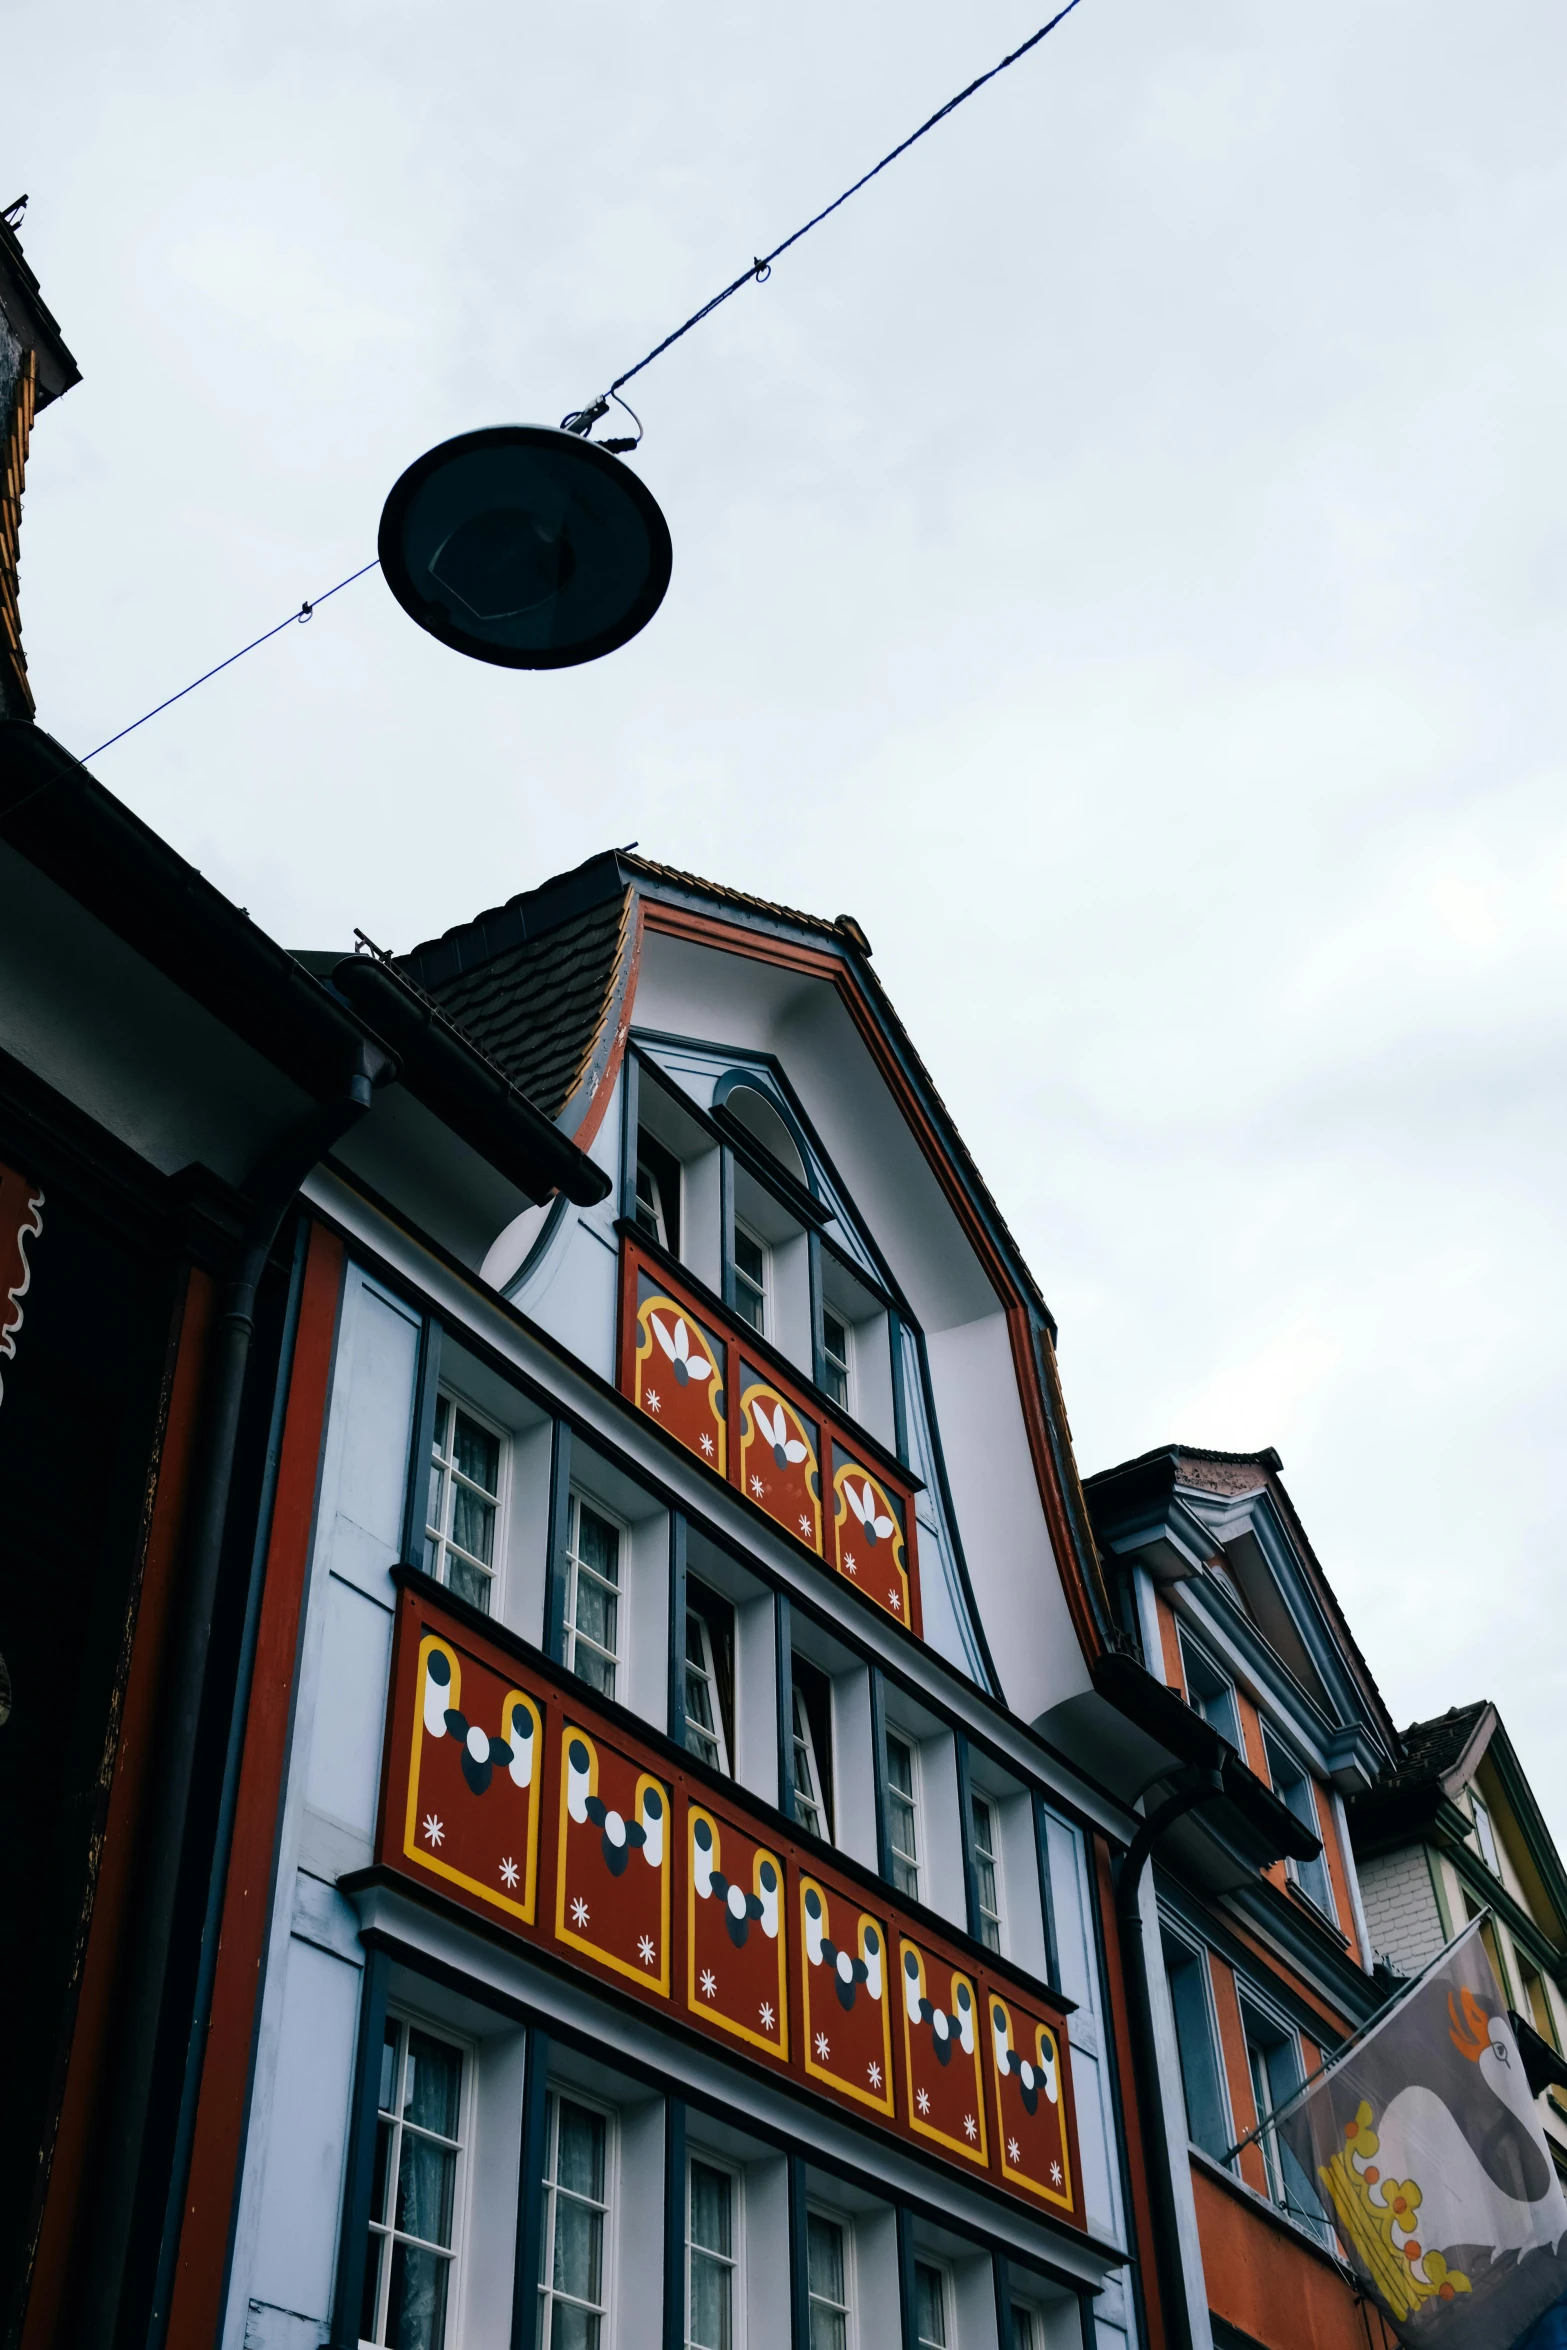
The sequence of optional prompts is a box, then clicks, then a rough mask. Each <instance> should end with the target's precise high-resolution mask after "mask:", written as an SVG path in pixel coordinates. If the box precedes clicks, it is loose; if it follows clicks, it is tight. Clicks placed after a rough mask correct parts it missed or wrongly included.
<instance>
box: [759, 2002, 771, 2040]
mask: <svg viewBox="0 0 1567 2350" xmlns="http://www.w3.org/2000/svg"><path fill="white" fill-rule="evenodd" d="M761 2018H762V2029H763V2031H764V2032H770V2031H771V2030H772V2028H773V2011H772V2009H771V2008H770V2007H769V2006H768V2004H767V2001H766V2000H765V1999H764V2000H763V2001H762V2005H761Z"/></svg>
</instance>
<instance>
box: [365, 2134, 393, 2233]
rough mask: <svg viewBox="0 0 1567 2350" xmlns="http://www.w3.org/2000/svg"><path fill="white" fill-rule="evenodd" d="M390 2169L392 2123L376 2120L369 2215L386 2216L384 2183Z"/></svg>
mask: <svg viewBox="0 0 1567 2350" xmlns="http://www.w3.org/2000/svg"><path fill="white" fill-rule="evenodd" d="M391 2171H392V2125H391V2123H390V2122H389V2121H380V2120H378V2121H377V2122H376V2125H375V2166H374V2169H373V2170H372V2172H371V2174H370V2217H371V2218H372V2219H378V2220H384V2219H385V2218H386V2183H387V2180H388V2179H389V2178H390V2176H391Z"/></svg>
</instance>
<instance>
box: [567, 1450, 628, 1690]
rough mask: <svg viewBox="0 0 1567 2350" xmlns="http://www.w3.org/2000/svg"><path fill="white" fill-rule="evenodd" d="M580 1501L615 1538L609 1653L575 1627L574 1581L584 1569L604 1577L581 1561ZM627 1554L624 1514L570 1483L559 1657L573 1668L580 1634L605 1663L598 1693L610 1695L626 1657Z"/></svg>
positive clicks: (599, 1580) (593, 1577) (596, 1577)
mask: <svg viewBox="0 0 1567 2350" xmlns="http://www.w3.org/2000/svg"><path fill="white" fill-rule="evenodd" d="M584 1505H586V1507H587V1508H588V1509H590V1510H591V1511H592V1512H593V1515H594V1516H595V1517H596V1518H602V1519H603V1521H604V1523H605V1525H606V1526H609V1527H612V1528H613V1530H614V1533H615V1538H616V1540H615V1566H616V1572H617V1576H618V1580H617V1582H616V1584H615V1587H614V1588H615V1642H616V1646H615V1649H614V1652H613V1654H611V1652H610V1651H609V1650H608V1649H606V1648H603V1647H601V1646H600V1644H599V1643H598V1641H596V1640H595V1639H593V1638H592V1636H591V1634H589V1633H586V1632H584V1633H581V1634H579V1633H578V1630H577V1585H578V1581H579V1578H580V1577H581V1576H582V1575H583V1574H584V1573H585V1574H587V1575H588V1576H589V1577H590V1578H591V1580H592V1581H593V1582H595V1583H602V1582H603V1580H604V1579H603V1577H602V1576H601V1575H600V1574H599V1573H598V1571H597V1569H596V1568H594V1567H585V1566H584V1564H583V1560H582V1556H581V1550H582V1542H581V1534H580V1527H581V1523H582V1510H583V1507H584ZM630 1555H631V1529H630V1527H629V1526H628V1525H627V1524H626V1522H625V1520H624V1518H619V1517H617V1516H616V1514H615V1512H614V1511H613V1510H611V1509H606V1508H605V1506H604V1504H603V1502H601V1501H600V1500H599V1499H598V1497H597V1495H596V1494H592V1493H584V1492H583V1491H581V1489H580V1488H579V1487H577V1486H575V1485H573V1487H572V1488H571V1492H570V1496H569V1499H568V1502H567V1507H566V1591H565V1603H564V1610H563V1620H562V1632H563V1635H564V1637H563V1639H562V1643H561V1645H562V1647H563V1648H564V1649H565V1652H566V1653H565V1657H564V1659H563V1660H562V1661H563V1662H564V1664H565V1667H566V1670H567V1672H568V1673H576V1672H577V1642H578V1639H579V1638H580V1639H581V1641H582V1644H583V1646H584V1647H585V1648H587V1649H589V1650H590V1651H591V1652H592V1654H593V1655H594V1656H597V1657H602V1658H603V1659H604V1660H605V1662H606V1663H607V1664H608V1665H609V1667H610V1685H609V1687H608V1689H605V1690H601V1691H599V1692H598V1693H599V1694H600V1695H601V1696H604V1697H608V1698H611V1699H613V1698H615V1697H616V1695H617V1691H618V1687H619V1681H620V1674H621V1669H622V1667H623V1666H624V1665H625V1663H626V1661H627V1659H626V1611H627V1607H628V1605H629V1601H630V1594H629V1591H628V1590H627V1586H626V1567H627V1564H628V1562H629V1560H630ZM606 1588H607V1586H606ZM578 1678H579V1679H585V1678H586V1676H585V1675H582V1674H580V1673H579V1674H578ZM588 1686H589V1688H592V1689H597V1684H596V1683H595V1682H589V1683H588Z"/></svg>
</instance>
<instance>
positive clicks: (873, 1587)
mask: <svg viewBox="0 0 1567 2350" xmlns="http://www.w3.org/2000/svg"><path fill="white" fill-rule="evenodd" d="M832 1494H833V1521H832V1542H833V1548H832V1557H833V1564H834V1566H835V1567H836V1568H837V1570H838V1572H839V1574H840V1575H842V1576H844V1577H845V1578H846V1580H847V1581H849V1582H851V1583H852V1584H853V1585H854V1588H855V1590H856V1591H863V1592H864V1594H865V1596H866V1598H867V1599H870V1600H874V1601H875V1603H876V1605H877V1606H878V1607H879V1608H884V1609H885V1610H886V1612H887V1614H888V1615H890V1616H896V1617H897V1619H898V1621H899V1623H901V1624H909V1625H911V1626H912V1627H913V1629H914V1630H916V1631H918V1630H919V1626H918V1624H916V1623H915V1621H914V1617H915V1610H914V1605H913V1601H912V1598H911V1594H910V1584H909V1569H908V1560H907V1556H906V1553H905V1548H904V1539H903V1526H904V1518H905V1515H906V1514H907V1509H908V1505H907V1503H906V1502H905V1501H904V1499H903V1497H902V1495H901V1494H894V1493H893V1492H892V1491H891V1490H890V1489H889V1488H888V1486H887V1485H885V1484H884V1483H883V1481H882V1480H881V1478H879V1477H875V1476H873V1475H872V1474H871V1472H870V1470H869V1469H867V1468H866V1467H865V1465H864V1463H863V1462H862V1461H859V1460H856V1458H855V1457H854V1455H853V1453H851V1452H848V1451H846V1450H845V1448H844V1446H843V1444H842V1443H841V1441H840V1440H839V1439H838V1438H837V1437H834V1439H833V1480H832Z"/></svg>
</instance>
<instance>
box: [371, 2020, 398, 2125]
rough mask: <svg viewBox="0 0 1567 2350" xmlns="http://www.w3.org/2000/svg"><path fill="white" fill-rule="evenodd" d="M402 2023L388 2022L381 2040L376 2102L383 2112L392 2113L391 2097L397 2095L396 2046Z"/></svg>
mask: <svg viewBox="0 0 1567 2350" xmlns="http://www.w3.org/2000/svg"><path fill="white" fill-rule="evenodd" d="M402 2029H403V2027H402V2025H401V2024H394V2023H389V2024H388V2025H387V2027H386V2036H385V2038H384V2039H383V2040H382V2042H381V2087H380V2092H379V2094H378V2097H377V2100H376V2102H377V2103H378V2105H379V2106H380V2109H381V2111H382V2112H383V2113H393V2112H395V2111H396V2107H395V2105H394V2104H393V2099H394V2098H395V2097H396V2095H397V2046H398V2042H399V2040H400V2039H401V2037H402Z"/></svg>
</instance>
